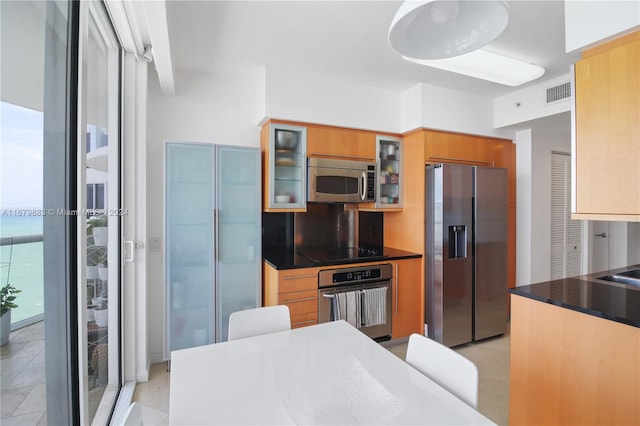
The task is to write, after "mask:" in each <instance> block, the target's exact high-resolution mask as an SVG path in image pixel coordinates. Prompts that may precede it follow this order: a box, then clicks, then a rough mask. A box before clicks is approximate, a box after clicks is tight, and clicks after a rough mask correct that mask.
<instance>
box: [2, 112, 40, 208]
mask: <svg viewBox="0 0 640 426" xmlns="http://www.w3.org/2000/svg"><path fill="white" fill-rule="evenodd" d="M0 111H1V112H0V113H1V115H0V117H1V118H0V123H1V126H0V128H1V131H0V179H1V180H0V182H1V187H0V190H1V193H0V194H1V195H0V203H1V205H2V209H3V210H5V209H41V208H42V172H43V163H42V158H43V155H42V151H43V149H42V148H43V146H42V143H43V142H42V141H43V114H42V112H40V111H34V110H32V109H28V108H23V107H20V106H17V105H13V104H10V103H7V102H1V110H0Z"/></svg>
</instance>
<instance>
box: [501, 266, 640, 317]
mask: <svg viewBox="0 0 640 426" xmlns="http://www.w3.org/2000/svg"><path fill="white" fill-rule="evenodd" d="M632 269H640V265H634V266H629V267H627V268H621V269H615V270H611V271H604V272H599V273H595V274H589V275H582V276H579V277H572V278H564V279H560V280H554V281H547V282H542V283H537V284H531V285H525V286H520V287H516V288H512V289H509V292H510V293H512V294H515V295H518V296H523V297H527V298H529V299H534V300H538V301H541V302H545V303H551V304H553V305H556V306H561V307H563V308H567V309H571V310H574V311H578V312H582V313H585V314H588V315H594V316H597V317H600V318H604V319H608V320H611V321H616V322H619V323H622V324H627V325H631V326H634V327H640V287H635V286H632V285H625V284H618V283H612V282H607V281H604V280H600V279H598V277H601V276H604V275H612V274H616V273H620V272H624V271H627V270H632Z"/></svg>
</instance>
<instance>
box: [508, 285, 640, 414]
mask: <svg viewBox="0 0 640 426" xmlns="http://www.w3.org/2000/svg"><path fill="white" fill-rule="evenodd" d="M510 336H511V337H510V339H511V359H510V374H509V376H510V377H509V423H510V424H512V425H560V424H564V425H569V424H571V425H605V424H610V425H638V424H640V404H639V402H640V328H638V327H632V326H630V325H626V324H621V323H617V322H615V321H610V320H606V319H603V318H599V317H596V316H593V315H588V314H583V313H580V312H576V311H572V310H569V309H565V308H562V307H559V306H555V305H552V304H549V303H543V302H538V301H536V300H532V299H528V298H526V297H522V296H516V295H512V296H511V332H510Z"/></svg>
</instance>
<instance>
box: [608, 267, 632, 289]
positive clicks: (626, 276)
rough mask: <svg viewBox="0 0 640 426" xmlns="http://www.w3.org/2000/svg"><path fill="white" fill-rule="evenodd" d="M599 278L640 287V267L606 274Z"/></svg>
mask: <svg viewBox="0 0 640 426" xmlns="http://www.w3.org/2000/svg"><path fill="white" fill-rule="evenodd" d="M598 279H599V280H605V281H611V282H614V283H620V284H627V285H633V286H636V287H640V269H633V270H631V271H625V272H619V273H617V274H614V275H605V276H603V277H598Z"/></svg>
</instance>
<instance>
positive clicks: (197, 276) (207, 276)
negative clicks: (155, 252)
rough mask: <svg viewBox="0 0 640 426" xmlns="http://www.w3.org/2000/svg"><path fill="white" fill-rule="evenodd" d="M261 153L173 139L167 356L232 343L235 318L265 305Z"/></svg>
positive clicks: (168, 160)
mask: <svg viewBox="0 0 640 426" xmlns="http://www.w3.org/2000/svg"><path fill="white" fill-rule="evenodd" d="M260 167H261V166H260V151H259V149H257V148H245V147H234V146H224V145H213V144H204V143H185V142H167V143H166V149H165V182H164V184H165V212H164V214H165V247H164V257H165V262H164V267H165V271H164V280H165V302H166V303H165V327H164V329H165V358H166V359H169V358H170V357H171V351H173V350H177V349H183V348H188V347H193V346H200V345H204V344H208V343H213V342H220V341H225V340H227V329H228V321H229V315H230V314H231V313H232V312H234V311H237V310H242V309H249V308H254V307H257V306H260V305H261V299H262V296H261V259H262V253H261V240H260V238H261V170H260Z"/></svg>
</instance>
